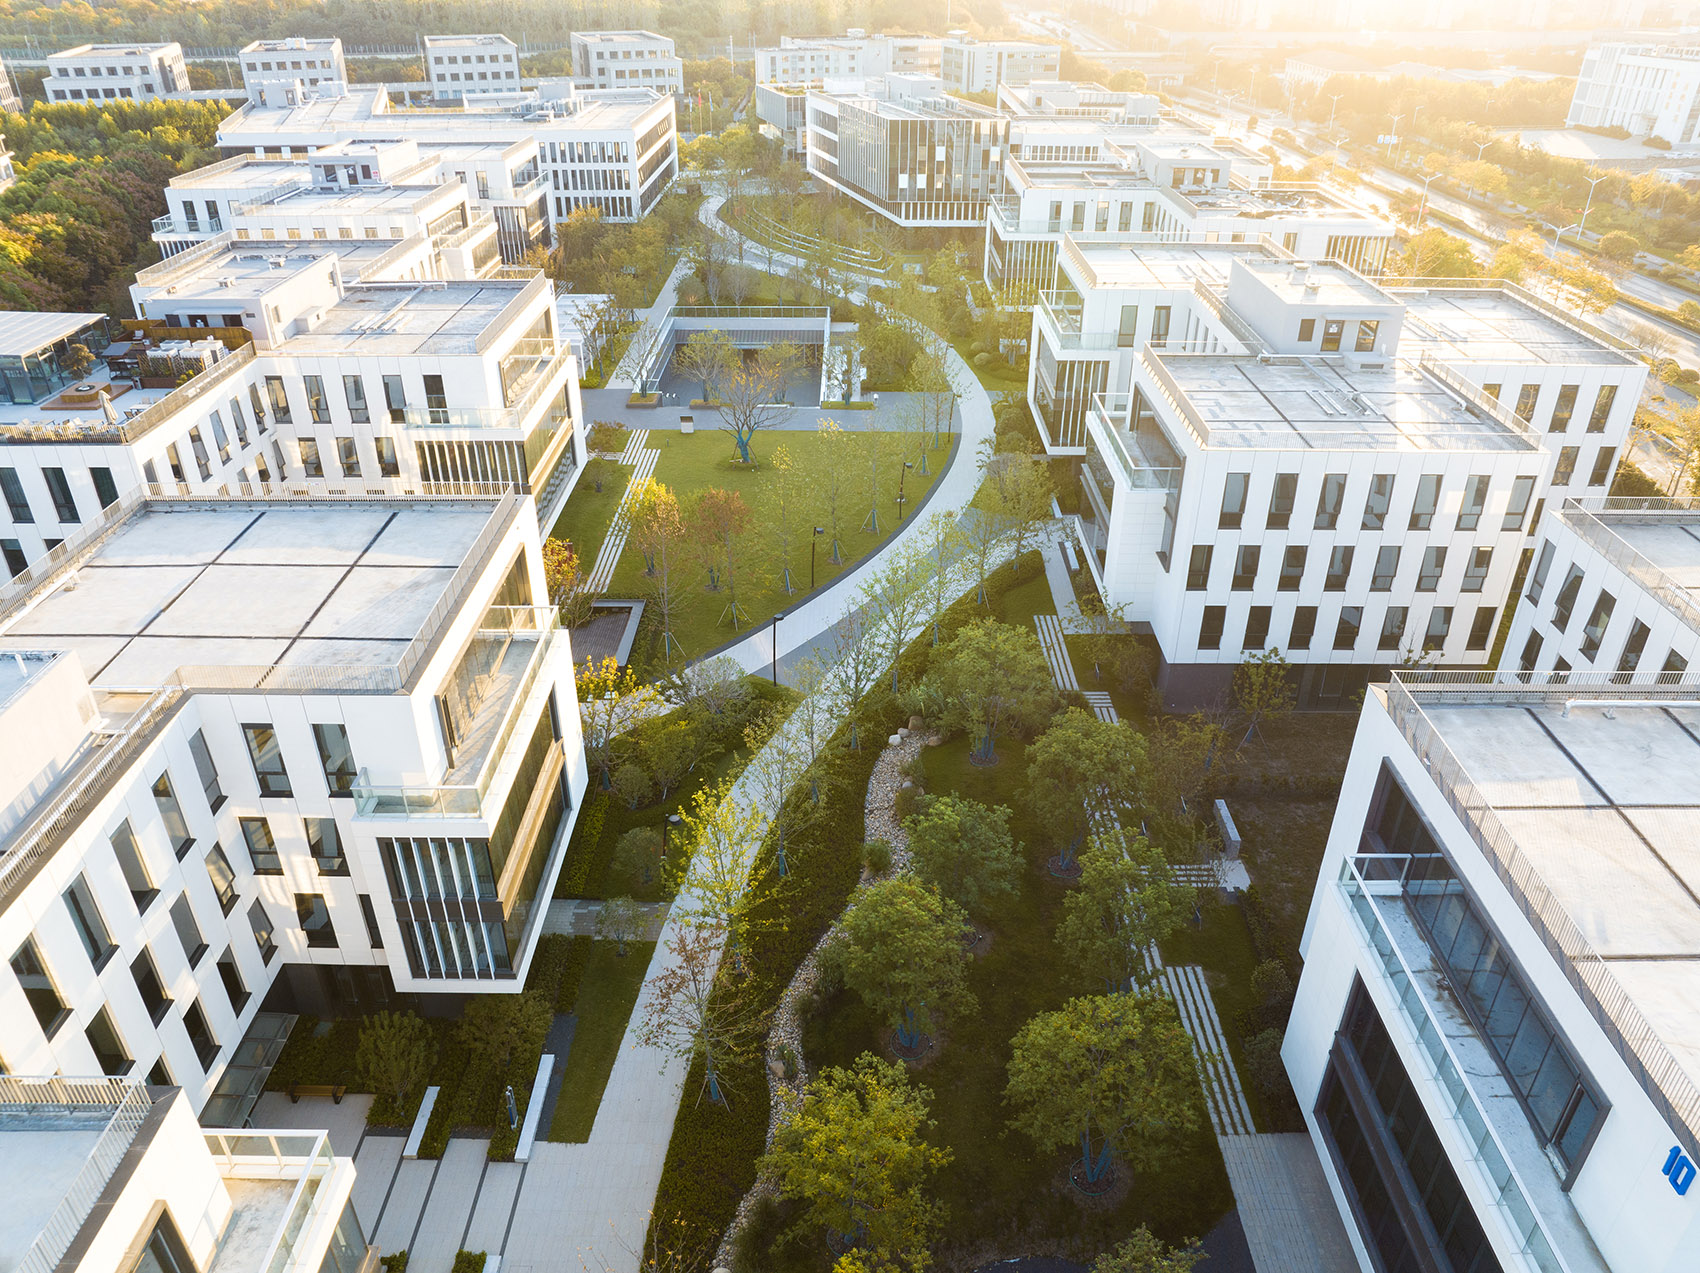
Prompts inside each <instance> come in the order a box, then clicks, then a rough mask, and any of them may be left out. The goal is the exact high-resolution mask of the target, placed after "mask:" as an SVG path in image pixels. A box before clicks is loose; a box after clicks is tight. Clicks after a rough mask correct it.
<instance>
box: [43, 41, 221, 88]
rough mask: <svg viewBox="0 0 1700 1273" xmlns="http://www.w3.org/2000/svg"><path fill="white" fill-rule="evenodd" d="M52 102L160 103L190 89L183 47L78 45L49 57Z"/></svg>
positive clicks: (168, 45) (48, 80)
mask: <svg viewBox="0 0 1700 1273" xmlns="http://www.w3.org/2000/svg"><path fill="white" fill-rule="evenodd" d="M42 90H43V92H44V93H45V94H46V96H47V99H48V100H49V101H53V102H98V101H118V100H125V99H128V100H132V101H143V102H147V101H157V100H159V99H161V98H167V97H181V96H183V95H184V94H186V93H188V91H189V68H188V67H187V66H185V65H184V63H183V46H182V45H180V44H178V43H177V42H176V41H175V40H173V41H172V42H171V43H169V44H79V45H77V47H76V48H74V49H66V50H64V51H63V52H60V53H49V54H48V55H47V78H46V80H45V81H44V83H43V85H42Z"/></svg>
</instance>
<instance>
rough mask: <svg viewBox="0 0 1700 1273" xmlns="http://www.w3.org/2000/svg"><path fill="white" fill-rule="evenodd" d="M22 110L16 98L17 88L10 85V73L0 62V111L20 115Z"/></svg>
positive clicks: (20, 101) (14, 85) (20, 100)
mask: <svg viewBox="0 0 1700 1273" xmlns="http://www.w3.org/2000/svg"><path fill="white" fill-rule="evenodd" d="M23 110H24V103H23V101H22V99H21V98H19V97H18V86H17V85H16V84H14V83H12V73H11V72H10V71H8V70H7V69H6V64H5V63H4V62H0V111H10V112H11V113H12V114H14V115H21V114H23Z"/></svg>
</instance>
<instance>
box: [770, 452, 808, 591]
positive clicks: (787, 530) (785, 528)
mask: <svg viewBox="0 0 1700 1273" xmlns="http://www.w3.org/2000/svg"><path fill="white" fill-rule="evenodd" d="M769 467H771V468H772V469H773V474H774V480H773V481H772V482H770V483H769V484H768V499H767V504H766V507H765V508H764V509H763V522H764V528H765V530H766V532H767V535H768V547H769V552H770V554H771V555H772V557H773V560H774V562H775V563H776V564H777V566H778V573H779V586H780V589H781V590H782V591H783V592H784V593H785V595H786V596H790V595H791V593H792V592H794V591H795V588H794V587H793V586H792V583H791V554H792V552H793V551H794V548H795V541H796V537H797V534H798V532H799V530H800V527H799V525H798V522H797V519H798V517H799V516H800V515H801V514H802V512H803V510H804V509H805V508H806V507H807V506H808V500H809V487H810V485H811V483H810V481H809V477H808V475H807V474H806V473H804V471H803V469H802V467H801V466H800V465H799V464H798V462H797V461H796V459H795V458H794V457H793V456H792V454H791V450H790V448H789V447H787V446H786V445H785V444H784V443H783V442H781V443H780V444H779V445H778V446H776V447H774V448H773V459H772V460H771V461H770V462H769Z"/></svg>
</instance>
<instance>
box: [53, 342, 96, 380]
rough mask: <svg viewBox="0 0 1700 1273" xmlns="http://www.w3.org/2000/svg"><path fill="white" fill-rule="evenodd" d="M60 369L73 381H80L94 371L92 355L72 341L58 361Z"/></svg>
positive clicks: (85, 346)
mask: <svg viewBox="0 0 1700 1273" xmlns="http://www.w3.org/2000/svg"><path fill="white" fill-rule="evenodd" d="M59 365H60V367H61V368H62V369H63V370H64V372H65V374H66V375H67V376H69V377H71V379H73V380H81V379H82V378H83V377H84V376H86V375H88V374H89V372H91V371H93V370H94V355H93V354H91V353H90V352H89V347H88V346H87V345H84V344H82V343H80V342H78V341H72V342H71V344H70V345H69V346H68V347H67V348H66V350H65V356H64V357H63V358H61V359H60V360H59Z"/></svg>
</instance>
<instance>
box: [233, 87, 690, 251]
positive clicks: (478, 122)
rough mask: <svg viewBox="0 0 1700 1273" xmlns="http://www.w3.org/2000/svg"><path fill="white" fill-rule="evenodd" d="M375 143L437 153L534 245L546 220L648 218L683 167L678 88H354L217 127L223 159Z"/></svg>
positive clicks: (255, 111) (247, 111) (445, 175)
mask: <svg viewBox="0 0 1700 1273" xmlns="http://www.w3.org/2000/svg"><path fill="white" fill-rule="evenodd" d="M377 139H383V140H385V141H411V142H412V143H413V144H414V145H415V146H417V148H418V150H419V153H420V156H421V158H424V157H425V156H427V155H439V156H441V157H442V158H441V170H440V174H439V175H440V177H441V178H442V179H444V180H460V181H464V182H466V183H467V184H468V185H469V186H471V187H472V192H473V195H474V198H475V200H476V201H477V202H478V204H479V205H480V206H484V207H487V208H488V209H489V210H490V212H491V213H492V215H494V216H495V217H496V219H497V221H498V223H500V224H501V225H502V229H503V233H504V235H507V236H510V237H511V238H512V239H513V241H514V242H516V243H517V242H520V241H522V240H524V241H525V246H526V247H529V246H532V245H535V244H537V243H543V242H546V241H547V236H548V232H549V226H550V225H552V224H554V223H557V222H560V221H564V220H566V218H567V217H568V216H570V215H572V213H573V212H574V211H575V210H577V209H579V208H594V209H596V211H597V212H598V213H599V214H600V215H601V216H602V218H603V219H604V220H606V221H637V220H640V219H641V218H642V217H643V216H644V214H645V213H647V212H648V211H649V210H650V209H651V208H653V207H654V206H655V203H656V201H657V200H658V199H660V198H661V196H662V194H663V193H665V192H666V190H667V187H668V186H669V185H670V184H671V183H672V180H673V178H674V177H675V176H677V174H678V171H679V147H678V134H677V132H676V129H675V124H674V97H673V95H672V94H670V93H658V92H656V91H655V90H654V89H646V88H627V89H610V90H606V91H600V90H598V91H586V90H580V89H578V88H576V87H575V86H574V85H573V84H572V83H571V82H569V81H560V82H554V83H550V84H547V85H545V86H543V87H542V88H540V89H538V90H536V91H533V92H528V93H525V94H520V95H516V96H515V97H514V98H513V99H512V100H511V101H501V102H496V101H474V102H457V103H445V104H443V105H441V106H439V107H437V108H435V109H404V108H402V107H401V106H399V105H396V104H395V103H392V101H391V99H390V96H389V94H388V93H387V92H385V91H384V90H383V89H381V88H356V89H352V90H350V91H349V92H348V93H347V94H345V95H343V96H341V97H335V98H317V99H314V100H310V101H307V102H304V103H302V104H300V105H297V106H282V107H273V106H256V105H253V104H249V105H245V106H243V107H242V108H241V109H240V110H238V111H236V112H235V113H234V114H232V115H231V116H229V117H228V118H227V119H225V120H224V122H223V123H222V124H220V125H219V132H218V140H219V147H220V149H221V151H222V152H223V154H224V155H225V156H226V157H231V156H235V155H240V154H248V155H255V156H260V157H264V156H267V155H270V156H277V157H285V156H296V155H308V156H311V155H313V154H315V153H316V152H318V151H319V150H321V149H323V148H325V147H329V146H335V145H338V144H344V145H346V144H355V143H358V144H364V145H371V144H373V142H374V141H375V140H377ZM507 250H508V249H507V247H506V245H505V244H504V251H507ZM520 250H521V252H523V250H524V248H523V247H522V248H521V249H520Z"/></svg>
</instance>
